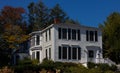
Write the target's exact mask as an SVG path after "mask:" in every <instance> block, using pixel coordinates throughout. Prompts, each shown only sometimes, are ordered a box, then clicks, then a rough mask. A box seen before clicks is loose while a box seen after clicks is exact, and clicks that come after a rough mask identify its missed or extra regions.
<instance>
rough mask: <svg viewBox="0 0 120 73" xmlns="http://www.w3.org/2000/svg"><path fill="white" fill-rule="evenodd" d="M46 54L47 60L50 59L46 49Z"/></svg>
mask: <svg viewBox="0 0 120 73" xmlns="http://www.w3.org/2000/svg"><path fill="white" fill-rule="evenodd" d="M45 54H46V58H47V59H48V54H47V49H46V51H45Z"/></svg>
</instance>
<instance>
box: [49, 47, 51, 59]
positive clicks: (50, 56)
mask: <svg viewBox="0 0 120 73" xmlns="http://www.w3.org/2000/svg"><path fill="white" fill-rule="evenodd" d="M49 59H51V48H49Z"/></svg>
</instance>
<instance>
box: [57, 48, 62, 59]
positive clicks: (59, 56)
mask: <svg viewBox="0 0 120 73" xmlns="http://www.w3.org/2000/svg"><path fill="white" fill-rule="evenodd" d="M58 50H59V55H58V58H59V59H61V50H62V49H61V46H59V48H58Z"/></svg>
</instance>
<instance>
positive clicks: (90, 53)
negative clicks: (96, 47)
mask: <svg viewBox="0 0 120 73" xmlns="http://www.w3.org/2000/svg"><path fill="white" fill-rule="evenodd" d="M88 54H89V58H93V57H94V51H93V50H89V51H88Z"/></svg>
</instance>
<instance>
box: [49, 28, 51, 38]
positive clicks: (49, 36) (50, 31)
mask: <svg viewBox="0 0 120 73" xmlns="http://www.w3.org/2000/svg"><path fill="white" fill-rule="evenodd" d="M49 40H51V29H49Z"/></svg>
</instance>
